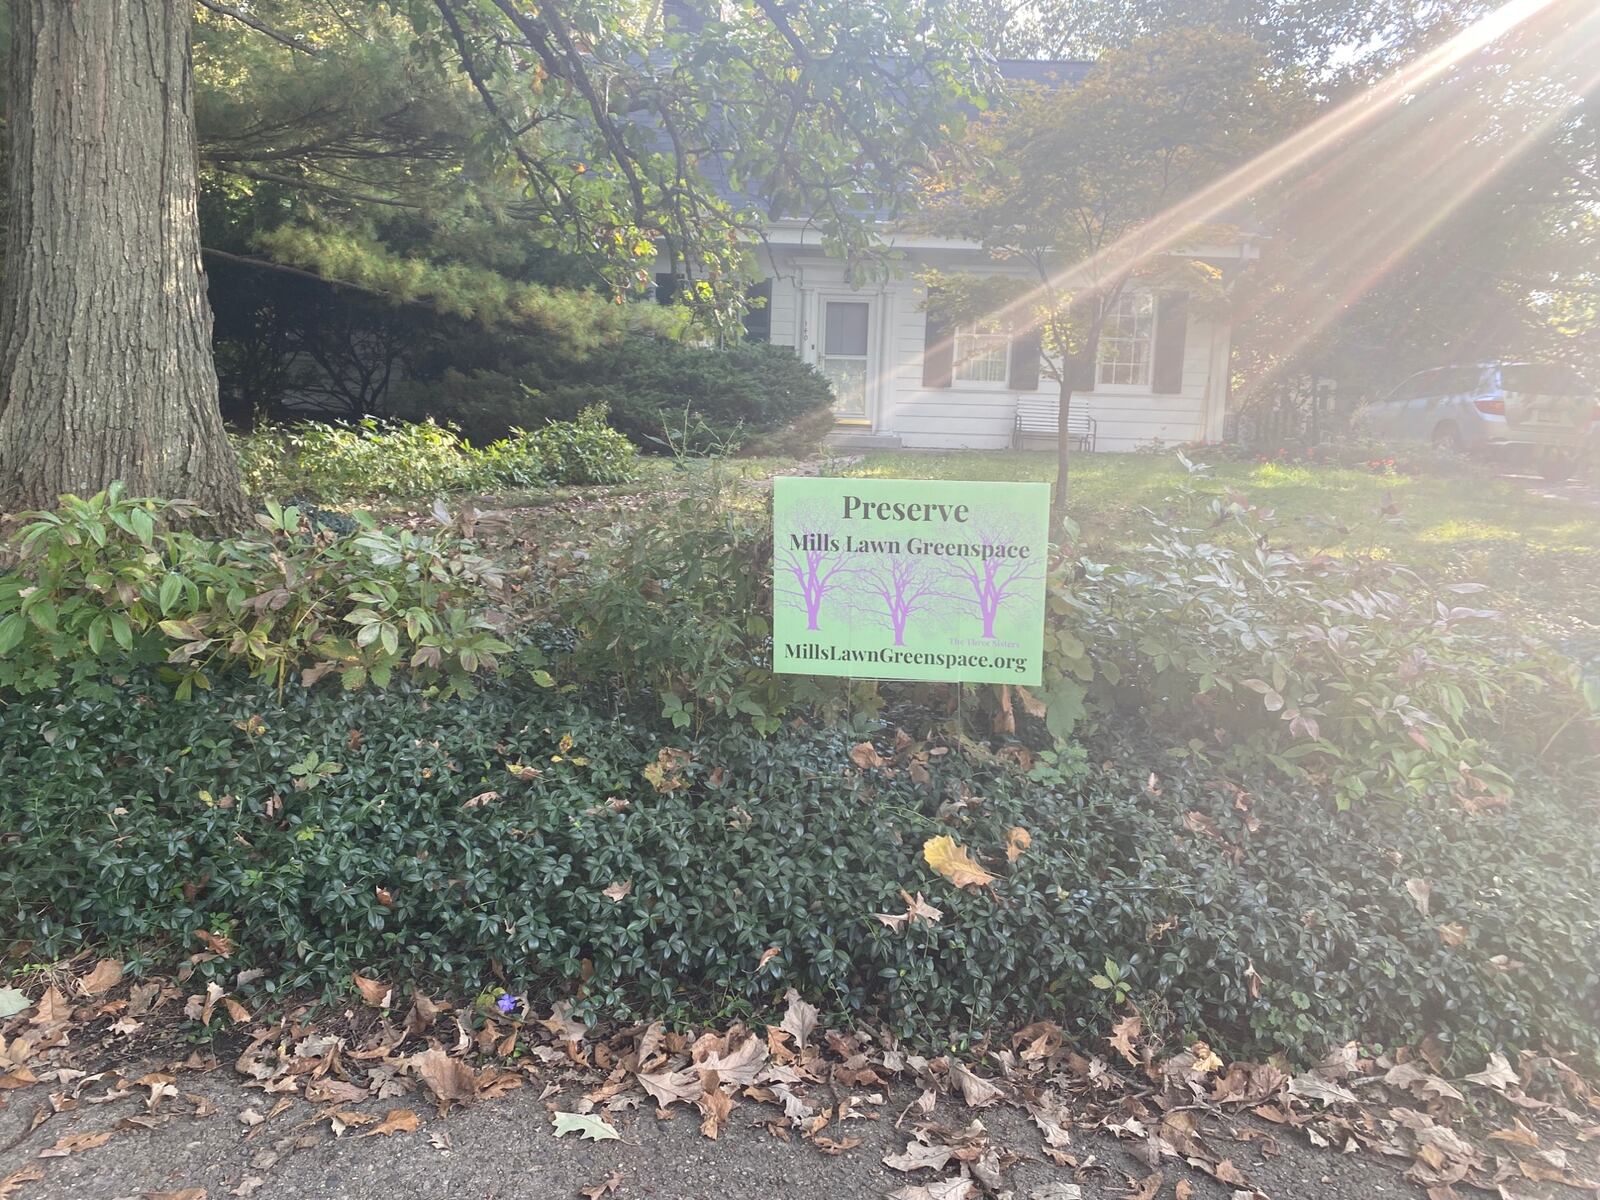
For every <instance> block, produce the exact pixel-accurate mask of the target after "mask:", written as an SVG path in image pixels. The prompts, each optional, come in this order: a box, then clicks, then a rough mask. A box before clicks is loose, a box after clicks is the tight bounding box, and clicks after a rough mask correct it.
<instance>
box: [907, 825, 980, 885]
mask: <svg viewBox="0 0 1600 1200" xmlns="http://www.w3.org/2000/svg"><path fill="white" fill-rule="evenodd" d="M922 857H923V858H925V859H926V860H927V862H928V865H929V866H930V867H932V868H933V869H934V870H935V871H937V872H939V874H941V875H943V876H944V877H945V878H946V879H948V880H949V881H950V882H951V883H953V884H955V885H956V886H957V887H958V888H965V887H983V886H985V885H986V884H990V883H993V882H994V876H993V875H991V874H989V872H987V871H985V870H984V869H983V868H982V867H980V866H979V865H978V864H977V863H976V862H974V861H973V860H972V856H971V855H970V854H968V853H967V850H966V847H965V846H958V845H957V844H956V840H955V839H954V838H953V837H950V836H949V835H948V834H940V835H939V836H938V837H933V838H929V839H928V840H927V841H925V842H923V843H922Z"/></svg>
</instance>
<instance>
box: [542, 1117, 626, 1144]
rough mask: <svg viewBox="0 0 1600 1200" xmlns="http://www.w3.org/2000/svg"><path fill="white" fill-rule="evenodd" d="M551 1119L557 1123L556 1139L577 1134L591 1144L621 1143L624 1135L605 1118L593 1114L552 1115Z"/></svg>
mask: <svg viewBox="0 0 1600 1200" xmlns="http://www.w3.org/2000/svg"><path fill="white" fill-rule="evenodd" d="M550 1119H551V1120H552V1121H553V1122H554V1123H555V1135H556V1137H558V1138H559V1137H566V1136H567V1134H569V1133H576V1134H578V1135H579V1136H580V1137H583V1138H587V1139H588V1140H589V1141H591V1142H611V1141H621V1140H622V1135H621V1134H620V1133H618V1132H617V1131H616V1129H615V1128H613V1127H612V1126H611V1125H608V1124H607V1123H606V1121H605V1119H604V1118H603V1117H597V1116H594V1115H593V1114H592V1113H570V1112H557V1113H551V1114H550Z"/></svg>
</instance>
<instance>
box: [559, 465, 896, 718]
mask: <svg viewBox="0 0 1600 1200" xmlns="http://www.w3.org/2000/svg"><path fill="white" fill-rule="evenodd" d="M641 517H642V519H640V520H638V521H637V522H636V523H635V524H633V525H631V526H629V527H626V528H624V529H623V530H622V531H621V532H620V534H619V536H618V537H617V538H616V539H615V540H614V541H613V542H611V543H610V544H608V545H605V546H598V545H597V546H595V547H594V548H593V554H592V556H591V557H590V558H589V559H587V560H586V561H585V562H584V563H583V564H582V566H581V568H580V569H578V570H576V571H573V572H570V573H568V574H566V575H562V576H558V577H557V578H556V579H555V580H554V581H553V583H552V587H551V590H550V595H549V609H550V611H549V616H550V619H551V621H552V622H553V623H554V624H555V625H557V626H558V627H560V628H563V629H568V630H571V631H573V633H574V634H575V637H574V638H573V639H572V640H571V642H570V643H569V644H568V645H566V646H565V647H564V648H563V649H562V650H561V651H560V652H559V653H558V654H557V656H556V658H555V660H554V661H553V662H552V664H551V669H552V670H553V671H554V672H555V673H556V674H557V675H559V676H561V677H563V678H571V679H577V680H582V681H583V682H584V683H585V684H586V685H588V686H590V687H593V688H595V689H596V690H597V691H600V692H603V693H605V694H609V695H612V696H614V697H615V698H616V699H617V700H618V701H619V702H620V703H624V704H630V705H634V706H635V707H649V706H653V707H657V708H658V710H659V711H661V712H662V713H663V715H665V716H666V717H668V718H669V719H670V720H671V721H672V723H673V724H674V725H675V726H677V727H678V728H687V727H689V726H691V725H696V724H698V723H699V722H701V721H703V720H708V719H709V720H723V721H735V722H741V721H749V722H751V723H752V724H753V725H754V727H755V728H756V729H757V730H758V731H760V732H763V733H770V732H772V731H774V730H776V729H777V728H778V726H779V725H780V724H781V723H782V721H783V718H784V717H785V716H786V715H788V714H790V713H791V712H793V711H794V710H795V709H796V708H797V707H800V706H807V705H816V706H819V707H820V708H822V709H823V711H824V713H825V714H832V713H834V712H836V711H838V710H841V709H843V708H844V707H845V705H846V701H847V700H848V699H849V698H850V697H851V696H852V689H850V687H849V685H847V684H846V683H845V682H843V681H828V680H825V679H821V678H812V677H808V676H802V675H777V674H774V673H773V671H772V620H771V614H772V574H771V567H772V530H771V522H770V520H769V510H768V507H767V502H766V493H764V492H762V491H759V490H757V489H754V488H746V487H742V486H741V485H739V484H738V483H736V482H733V481H725V480H722V479H721V478H720V477H706V478H702V479H700V480H698V481H696V482H695V483H692V484H691V485H690V486H689V488H688V490H687V493H686V494H685V495H683V496H682V497H681V498H680V499H678V500H675V501H673V502H671V503H670V504H668V505H667V506H665V507H664V508H651V509H649V510H647V511H646V512H644V513H643V514H641ZM850 707H852V708H856V709H862V710H867V711H870V710H871V709H872V707H873V697H872V694H871V693H870V691H869V689H868V688H867V687H859V688H856V689H854V702H853V703H851V704H850Z"/></svg>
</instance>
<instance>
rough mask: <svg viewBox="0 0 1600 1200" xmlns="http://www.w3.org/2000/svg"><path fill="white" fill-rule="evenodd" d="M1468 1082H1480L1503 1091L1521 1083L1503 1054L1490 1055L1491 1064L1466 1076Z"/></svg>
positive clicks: (1487, 1086)
mask: <svg viewBox="0 0 1600 1200" xmlns="http://www.w3.org/2000/svg"><path fill="white" fill-rule="evenodd" d="M1465 1078H1466V1081H1467V1082H1468V1083H1480V1084H1482V1085H1483V1086H1484V1087H1486V1088H1493V1089H1494V1090H1495V1091H1497V1092H1503V1091H1505V1090H1506V1088H1508V1087H1510V1086H1511V1085H1513V1084H1516V1083H1521V1082H1522V1080H1521V1079H1520V1078H1519V1077H1518V1076H1517V1073H1516V1072H1515V1071H1513V1070H1512V1069H1511V1064H1510V1063H1509V1062H1507V1061H1506V1058H1505V1055H1503V1054H1491V1055H1489V1064H1488V1066H1486V1067H1484V1068H1483V1070H1481V1071H1476V1072H1474V1073H1473V1074H1471V1075H1468V1076H1465Z"/></svg>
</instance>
